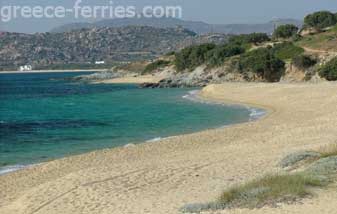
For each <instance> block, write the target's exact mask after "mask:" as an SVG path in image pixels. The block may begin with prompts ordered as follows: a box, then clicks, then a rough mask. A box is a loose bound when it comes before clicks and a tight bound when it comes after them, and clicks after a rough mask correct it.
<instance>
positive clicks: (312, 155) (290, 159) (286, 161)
mask: <svg viewBox="0 0 337 214" xmlns="http://www.w3.org/2000/svg"><path fill="white" fill-rule="evenodd" d="M320 156H321V154H320V153H318V152H307V151H305V152H297V153H293V154H290V155H287V156H286V157H285V158H283V159H282V160H281V161H280V163H279V166H280V167H282V168H287V167H293V166H295V165H297V164H298V163H300V162H303V161H310V160H316V159H319V158H320Z"/></svg>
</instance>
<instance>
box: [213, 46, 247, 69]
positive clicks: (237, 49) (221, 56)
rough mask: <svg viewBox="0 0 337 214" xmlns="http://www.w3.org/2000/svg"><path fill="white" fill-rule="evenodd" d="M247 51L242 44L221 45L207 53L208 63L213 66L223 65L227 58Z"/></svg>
mask: <svg viewBox="0 0 337 214" xmlns="http://www.w3.org/2000/svg"><path fill="white" fill-rule="evenodd" d="M244 52H245V49H244V48H243V47H242V46H239V45H234V44H228V45H220V46H218V47H216V48H215V49H213V50H211V51H209V52H208V53H207V63H208V64H209V65H211V66H218V65H222V64H223V62H224V61H225V59H226V58H228V57H231V56H235V55H239V54H242V53H244Z"/></svg>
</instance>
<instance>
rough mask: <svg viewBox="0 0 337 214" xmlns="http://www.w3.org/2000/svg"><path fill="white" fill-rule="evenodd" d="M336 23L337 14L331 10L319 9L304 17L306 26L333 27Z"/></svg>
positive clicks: (317, 27)
mask: <svg viewBox="0 0 337 214" xmlns="http://www.w3.org/2000/svg"><path fill="white" fill-rule="evenodd" d="M336 23H337V17H336V15H335V14H334V13H331V12H329V11H319V12H316V13H313V14H309V15H307V16H306V17H305V18H304V25H305V27H314V28H316V29H323V28H326V27H331V26H333V25H335V24H336Z"/></svg>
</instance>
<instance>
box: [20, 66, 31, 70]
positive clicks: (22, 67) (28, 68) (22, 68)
mask: <svg viewBox="0 0 337 214" xmlns="http://www.w3.org/2000/svg"><path fill="white" fill-rule="evenodd" d="M19 70H20V71H31V70H33V67H32V66H31V65H23V66H20V68H19Z"/></svg>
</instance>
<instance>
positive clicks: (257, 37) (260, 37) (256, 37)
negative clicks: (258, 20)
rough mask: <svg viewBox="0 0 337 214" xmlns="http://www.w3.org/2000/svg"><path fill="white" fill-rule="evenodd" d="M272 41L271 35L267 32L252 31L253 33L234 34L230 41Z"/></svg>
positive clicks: (239, 42) (239, 43) (237, 42)
mask: <svg viewBox="0 0 337 214" xmlns="http://www.w3.org/2000/svg"><path fill="white" fill-rule="evenodd" d="M267 41H270V38H269V36H268V35H267V34H266V33H251V34H241V35H237V36H232V37H231V38H229V43H232V44H237V45H244V44H246V43H254V44H257V43H262V42H267Z"/></svg>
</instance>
